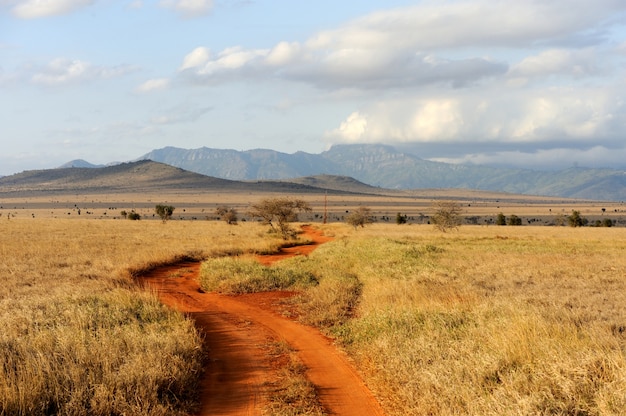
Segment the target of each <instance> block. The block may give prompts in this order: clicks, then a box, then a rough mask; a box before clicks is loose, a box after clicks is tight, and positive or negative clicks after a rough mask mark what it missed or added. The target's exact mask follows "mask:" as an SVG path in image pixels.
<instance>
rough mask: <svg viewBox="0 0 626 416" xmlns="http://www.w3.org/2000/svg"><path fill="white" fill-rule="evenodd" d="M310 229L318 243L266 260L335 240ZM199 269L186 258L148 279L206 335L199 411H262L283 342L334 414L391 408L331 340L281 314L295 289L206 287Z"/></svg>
mask: <svg viewBox="0 0 626 416" xmlns="http://www.w3.org/2000/svg"><path fill="white" fill-rule="evenodd" d="M303 231H304V233H305V235H306V236H307V237H308V238H309V239H311V240H312V242H313V243H312V244H310V245H307V246H298V247H291V248H287V249H283V251H282V252H281V253H279V254H278V255H273V256H259V261H261V262H262V263H264V264H271V263H273V262H275V261H278V260H281V259H283V258H287V257H290V256H294V255H306V254H308V253H310V252H311V251H312V250H313V249H315V247H316V246H317V245H319V244H321V243H324V242H326V241H328V240H330V238H328V237H325V236H324V235H323V234H322V233H321V232H320V231H319V230H316V229H313V228H312V227H303ZM199 270H200V263H184V264H179V265H176V266H171V267H165V268H160V269H157V270H155V271H153V272H152V273H150V274H149V275H147V276H144V277H143V279H142V280H143V282H144V283H146V284H147V285H148V286H149V287H150V288H152V290H155V291H156V292H157V294H158V296H159V298H160V299H161V301H162V302H163V303H164V304H166V305H168V306H170V307H173V308H176V309H178V310H180V311H182V312H185V313H188V314H189V315H190V316H191V317H192V318H193V319H194V320H195V322H196V325H197V327H198V328H199V329H200V331H201V332H202V333H203V334H204V336H205V338H204V339H205V340H204V343H205V350H206V351H207V352H208V356H209V360H208V365H207V368H206V369H205V374H204V377H203V379H202V385H201V409H200V412H199V413H198V416H204V415H260V414H261V413H262V409H263V407H264V406H265V405H266V404H267V397H268V395H269V394H271V390H270V387H271V383H272V382H274V381H276V379H277V377H278V376H277V372H276V369H275V368H273V366H272V364H271V362H272V360H271V357H270V356H269V351H268V345H270V344H271V343H272V342H276V341H284V342H286V343H288V344H289V345H290V346H291V347H292V348H293V349H294V350H295V351H296V352H297V355H298V357H299V359H300V360H301V361H302V363H303V364H304V365H305V366H306V368H307V371H306V376H307V378H308V379H309V380H310V381H311V382H312V383H313V384H314V385H315V386H316V389H317V393H318V396H319V399H320V402H321V403H322V405H323V406H324V408H325V409H326V411H327V412H328V413H329V414H332V415H346V416H351V415H354V416H364V415H381V416H382V415H384V413H383V411H382V409H381V407H380V406H379V404H378V402H377V401H376V400H375V398H374V397H373V395H372V394H371V392H370V391H369V390H368V389H367V387H366V386H365V385H364V383H363V382H362V380H361V379H360V377H359V375H358V374H357V373H356V371H355V370H354V368H353V366H352V365H351V364H350V362H349V361H348V359H347V357H346V356H345V354H343V353H342V352H340V351H339V350H337V349H336V348H335V347H334V346H333V345H332V341H331V340H330V339H328V338H326V337H324V336H323V335H321V334H320V333H319V331H317V330H316V329H314V328H311V327H307V326H304V325H301V324H299V323H297V322H295V321H293V320H290V319H288V318H285V317H284V316H282V315H280V314H278V313H277V309H276V308H277V304H278V303H279V302H280V300H281V298H283V297H285V296H288V295H289V293H286V292H268V293H255V294H250V295H241V296H226V295H220V294H216V293H204V292H202V290H201V289H200V286H199V283H198V275H199ZM174 276H175V278H173V277H174Z"/></svg>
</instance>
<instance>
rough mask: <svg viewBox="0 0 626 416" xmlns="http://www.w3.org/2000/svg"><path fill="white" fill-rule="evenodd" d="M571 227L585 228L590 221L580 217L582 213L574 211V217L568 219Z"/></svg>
mask: <svg viewBox="0 0 626 416" xmlns="http://www.w3.org/2000/svg"><path fill="white" fill-rule="evenodd" d="M567 220H568V222H569V225H570V227H583V226H585V225H587V224H588V222H589V221H588V220H587V218H585V217H581V216H580V211H576V210H574V211H572V215H570V216H569V217H567Z"/></svg>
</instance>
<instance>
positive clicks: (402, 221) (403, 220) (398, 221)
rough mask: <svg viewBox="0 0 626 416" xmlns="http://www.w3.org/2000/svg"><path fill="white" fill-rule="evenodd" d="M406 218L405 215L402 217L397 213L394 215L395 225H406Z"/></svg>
mask: <svg viewBox="0 0 626 416" xmlns="http://www.w3.org/2000/svg"><path fill="white" fill-rule="evenodd" d="M408 218H409V217H408V216H407V215H406V214H404V215H402V214H400V213H399V212H398V213H397V214H396V224H398V225H401V224H406V222H407V220H408Z"/></svg>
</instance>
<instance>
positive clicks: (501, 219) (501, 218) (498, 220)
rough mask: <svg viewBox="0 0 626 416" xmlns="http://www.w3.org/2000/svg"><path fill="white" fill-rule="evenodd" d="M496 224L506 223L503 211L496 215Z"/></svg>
mask: <svg viewBox="0 0 626 416" xmlns="http://www.w3.org/2000/svg"><path fill="white" fill-rule="evenodd" d="M496 225H506V216H505V215H504V214H503V213H499V214H498V216H497V217H496Z"/></svg>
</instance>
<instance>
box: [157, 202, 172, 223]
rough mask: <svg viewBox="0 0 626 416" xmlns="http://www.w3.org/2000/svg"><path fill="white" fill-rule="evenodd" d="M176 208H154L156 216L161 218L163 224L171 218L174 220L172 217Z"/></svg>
mask: <svg viewBox="0 0 626 416" xmlns="http://www.w3.org/2000/svg"><path fill="white" fill-rule="evenodd" d="M175 209H176V208H174V207H173V206H171V205H161V204H159V205H157V206H156V207H154V212H156V214H157V215H158V216H159V217H161V220H162V221H163V222H165V221H167V220H169V219H170V218H172V215H173V214H174V210H175Z"/></svg>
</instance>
